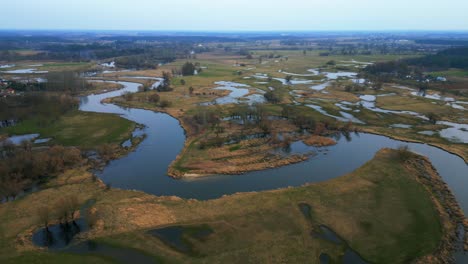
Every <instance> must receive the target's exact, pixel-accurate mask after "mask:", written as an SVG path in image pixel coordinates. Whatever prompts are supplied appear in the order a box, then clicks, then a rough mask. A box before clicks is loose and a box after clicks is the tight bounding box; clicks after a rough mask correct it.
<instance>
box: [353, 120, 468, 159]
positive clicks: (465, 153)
mask: <svg viewBox="0 0 468 264" xmlns="http://www.w3.org/2000/svg"><path fill="white" fill-rule="evenodd" d="M360 131H362V132H366V133H370V134H375V135H382V136H386V137H389V138H392V139H396V140H401V141H404V142H412V143H421V144H428V145H430V146H434V147H436V148H440V149H442V150H444V151H447V152H449V153H452V154H454V155H457V156H458V157H460V158H462V159H463V160H464V161H465V163H468V148H466V147H465V146H464V145H463V144H451V145H447V144H442V143H434V142H427V141H423V140H418V139H413V138H409V137H406V136H402V135H395V134H394V133H390V132H388V131H385V130H382V129H376V128H368V127H360Z"/></svg>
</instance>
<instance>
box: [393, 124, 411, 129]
mask: <svg viewBox="0 0 468 264" xmlns="http://www.w3.org/2000/svg"><path fill="white" fill-rule="evenodd" d="M390 127H393V128H412V127H413V126H412V125H407V124H392V125H390Z"/></svg>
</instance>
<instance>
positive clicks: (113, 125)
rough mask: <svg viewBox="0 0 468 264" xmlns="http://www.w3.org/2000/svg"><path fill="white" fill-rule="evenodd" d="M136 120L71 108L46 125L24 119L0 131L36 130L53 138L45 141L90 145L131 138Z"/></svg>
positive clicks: (43, 136) (26, 132)
mask: <svg viewBox="0 0 468 264" xmlns="http://www.w3.org/2000/svg"><path fill="white" fill-rule="evenodd" d="M134 129H135V123H133V122H131V121H129V120H127V119H124V118H122V117H119V116H117V115H112V114H101V113H91V112H81V111H78V110H74V111H71V112H68V113H66V114H64V115H62V116H60V117H59V118H58V120H56V121H52V122H50V124H47V125H40V124H39V123H38V122H36V121H35V120H25V121H23V122H21V123H19V124H18V125H16V126H12V127H8V128H5V129H2V130H0V132H2V133H7V134H9V135H22V134H30V133H38V134H40V137H41V138H52V140H51V141H50V142H48V144H49V143H50V144H61V145H65V146H79V147H82V148H93V147H96V146H99V145H102V144H120V143H121V142H123V141H125V140H126V139H129V138H130V137H131V132H132V131H133V130H134Z"/></svg>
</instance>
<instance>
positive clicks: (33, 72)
mask: <svg viewBox="0 0 468 264" xmlns="http://www.w3.org/2000/svg"><path fill="white" fill-rule="evenodd" d="M48 72H49V71H39V70H37V69H33V68H31V69H18V70H11V71H5V73H11V74H36V73H48Z"/></svg>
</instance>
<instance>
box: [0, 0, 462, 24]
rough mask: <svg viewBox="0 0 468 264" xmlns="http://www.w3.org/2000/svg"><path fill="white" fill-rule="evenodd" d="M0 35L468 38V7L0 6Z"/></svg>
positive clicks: (188, 1) (362, 2)
mask: <svg viewBox="0 0 468 264" xmlns="http://www.w3.org/2000/svg"><path fill="white" fill-rule="evenodd" d="M0 2H1V4H0V8H1V12H0V28H1V29H115V30H200V31H201V30H210V31H233V30H267V31H271V30H273V31H275V30H281V31H286V30H291V31H294V30H298V31H299V30H306V31H307V30H308V31H314V30H468V13H467V12H468V0H444V1H439V0H286V1H285V0H281V1H277V0H164V1H159V0H73V1H71V0H0Z"/></svg>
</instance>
